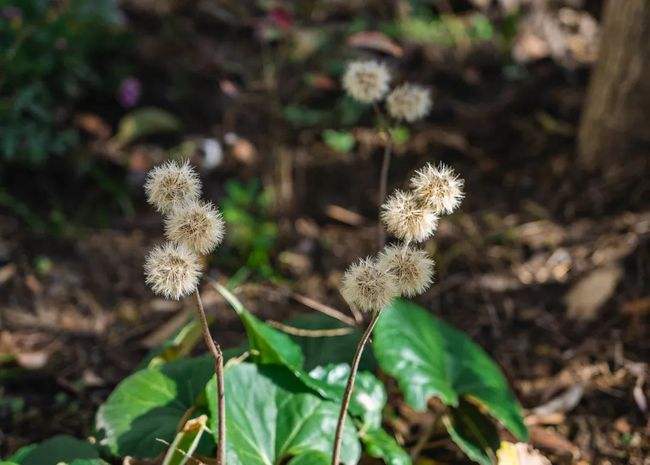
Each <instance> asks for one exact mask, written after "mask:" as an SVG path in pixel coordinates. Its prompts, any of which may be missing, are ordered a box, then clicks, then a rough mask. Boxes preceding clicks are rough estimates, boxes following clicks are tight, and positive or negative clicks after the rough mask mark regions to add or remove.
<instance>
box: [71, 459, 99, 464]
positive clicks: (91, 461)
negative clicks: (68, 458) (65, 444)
mask: <svg viewBox="0 0 650 465" xmlns="http://www.w3.org/2000/svg"><path fill="white" fill-rule="evenodd" d="M69 465H108V463H107V462H104V461H103V460H102V459H76V460H73V461H72V462H70V464H69Z"/></svg>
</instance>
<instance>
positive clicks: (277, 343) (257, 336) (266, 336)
mask: <svg viewBox="0 0 650 465" xmlns="http://www.w3.org/2000/svg"><path fill="white" fill-rule="evenodd" d="M215 288H216V289H217V290H218V291H219V292H220V293H221V295H222V296H223V297H224V298H225V299H226V300H227V301H228V302H229V303H230V305H231V306H232V307H233V309H234V310H235V312H236V313H237V315H239V318H240V319H241V321H242V323H243V325H244V328H245V329H246V334H247V335H248V342H249V346H250V350H251V352H253V353H255V354H256V355H255V357H254V360H255V361H256V362H258V363H263V364H275V365H282V366H285V367H287V368H289V369H290V370H291V371H292V372H293V374H294V375H295V376H296V377H297V378H298V379H300V380H301V381H302V382H303V383H304V384H305V385H306V386H308V387H309V388H311V389H313V390H314V391H316V392H317V393H318V394H320V395H321V396H322V397H324V398H326V399H329V400H333V401H336V402H340V400H341V398H342V396H343V390H344V386H345V382H346V381H347V376H345V378H344V379H343V380H342V379H341V377H340V376H338V377H337V379H336V381H335V382H330V380H329V379H328V377H330V374H325V375H322V376H321V372H315V373H319V374H318V375H313V374H310V373H308V372H307V371H306V370H305V369H304V368H303V362H304V357H303V354H302V351H301V350H300V346H298V345H297V344H296V343H295V342H294V341H293V340H292V339H291V338H290V337H289V336H288V335H287V334H285V333H283V332H281V331H278V330H277V329H274V328H272V327H270V326H268V325H267V324H265V323H264V322H263V321H261V320H260V319H258V318H257V317H256V316H254V315H253V314H252V313H251V312H249V311H248V310H247V309H246V308H245V307H244V306H243V304H242V303H241V302H240V301H239V299H237V297H236V296H235V295H234V294H233V293H232V292H230V291H229V290H228V289H226V288H225V287H223V286H221V285H220V284H218V283H215ZM355 345H356V344H355ZM353 352H354V351H353V350H352V351H350V354H349V356H350V359H351V358H352V354H353ZM337 373H341V369H340V368H339V369H338V371H337ZM370 378H372V379H375V378H374V376H372V375H371V374H369V373H368V374H365V375H363V376H361V377H360V381H359V382H360V383H361V384H362V385H364V383H365V385H366V386H367V387H368V388H370V387H371V384H373V382H372V380H371V379H370ZM377 385H379V382H377V383H374V387H372V390H374V391H376V389H377V388H376V386H377ZM373 395H374V394H373ZM384 396H385V394H384ZM384 402H385V401H384ZM368 406H371V407H372V408H376V406H375V405H374V404H373V403H369V402H366V401H365V399H364V398H363V396H360V395H358V396H354V397H353V399H352V402H351V403H350V413H352V414H353V415H355V416H358V417H361V418H363V419H364V420H367V419H368V416H369V415H370V416H373V415H374V416H375V417H376V413H371V412H370V411H369V410H368ZM382 407H383V405H382ZM375 412H376V410H375ZM373 424H376V421H375V423H373Z"/></svg>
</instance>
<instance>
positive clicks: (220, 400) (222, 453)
mask: <svg viewBox="0 0 650 465" xmlns="http://www.w3.org/2000/svg"><path fill="white" fill-rule="evenodd" d="M195 294H196V303H197V314H198V317H199V322H200V323H201V331H202V332H203V339H204V340H205V344H206V346H207V347H208V350H209V351H210V352H211V353H212V356H213V357H214V372H215V375H216V377H217V409H218V415H219V416H218V419H217V434H216V438H215V439H216V441H217V465H226V402H225V399H226V397H225V395H224V385H223V352H222V351H221V346H219V344H217V343H216V342H215V341H214V339H212V336H211V335H210V327H209V326H208V319H207V317H206V316H205V310H204V309H203V302H202V301H201V295H200V294H199V289H198V288H197V289H196V293H195Z"/></svg>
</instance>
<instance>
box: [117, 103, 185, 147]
mask: <svg viewBox="0 0 650 465" xmlns="http://www.w3.org/2000/svg"><path fill="white" fill-rule="evenodd" d="M181 126H182V125H181V122H180V120H179V119H178V118H177V117H176V116H174V115H172V114H171V113H169V112H167V111H165V110H161V109H160V108H155V107H146V108H138V109H137V110H134V111H132V112H130V113H128V114H127V115H125V116H124V117H123V118H122V119H121V120H120V125H119V128H118V130H117V134H116V135H115V137H114V138H113V140H114V141H115V143H116V144H117V145H118V146H125V145H128V144H130V143H131V142H133V141H135V140H137V139H140V138H143V137H147V136H150V135H152V134H160V133H165V132H177V131H179V130H180V129H181Z"/></svg>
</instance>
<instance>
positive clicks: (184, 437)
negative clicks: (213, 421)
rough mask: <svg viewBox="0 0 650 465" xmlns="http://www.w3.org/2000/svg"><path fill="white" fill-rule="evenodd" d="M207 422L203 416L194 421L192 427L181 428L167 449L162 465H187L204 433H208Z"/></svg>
mask: <svg viewBox="0 0 650 465" xmlns="http://www.w3.org/2000/svg"><path fill="white" fill-rule="evenodd" d="M206 421H207V417H206V416H205V415H202V416H201V417H199V418H197V419H195V420H193V422H192V426H191V427H183V428H181V430H180V431H179V432H178V433H177V434H176V438H174V442H172V443H171V444H170V446H169V449H167V453H166V454H165V458H164V459H163V462H162V465H185V464H186V463H187V462H188V461H189V460H190V458H191V457H192V456H193V454H194V452H195V451H196V449H197V447H198V446H199V442H200V441H201V437H202V436H203V433H205V432H206V431H207V425H206ZM186 425H187V424H186Z"/></svg>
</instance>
